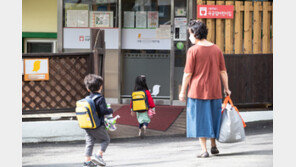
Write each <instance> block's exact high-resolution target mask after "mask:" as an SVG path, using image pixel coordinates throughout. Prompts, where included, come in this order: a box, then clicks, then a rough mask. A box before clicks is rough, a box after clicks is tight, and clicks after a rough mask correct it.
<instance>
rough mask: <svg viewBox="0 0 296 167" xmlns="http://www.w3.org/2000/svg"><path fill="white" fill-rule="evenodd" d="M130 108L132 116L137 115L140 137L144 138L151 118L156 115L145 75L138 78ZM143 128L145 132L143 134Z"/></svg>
mask: <svg viewBox="0 0 296 167" xmlns="http://www.w3.org/2000/svg"><path fill="white" fill-rule="evenodd" d="M130 108H131V115H132V116H135V115H137V120H138V122H139V136H140V137H143V136H144V135H145V133H146V129H147V127H148V124H149V123H150V121H151V120H150V118H151V117H152V115H153V114H155V104H154V101H153V98H152V97H151V94H150V92H149V89H148V86H147V84H146V77H145V75H140V76H138V77H137V78H136V81H135V88H134V91H133V93H132V100H131V104H130ZM135 113H136V114H135ZM142 127H143V130H144V132H142Z"/></svg>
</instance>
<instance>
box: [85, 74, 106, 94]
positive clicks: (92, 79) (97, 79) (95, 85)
mask: <svg viewBox="0 0 296 167" xmlns="http://www.w3.org/2000/svg"><path fill="white" fill-rule="evenodd" d="M84 84H85V87H86V88H87V89H88V90H90V92H96V91H98V90H100V87H101V86H102V85H103V78H102V77H101V76H98V75H96V74H88V75H87V76H85V78H84Z"/></svg>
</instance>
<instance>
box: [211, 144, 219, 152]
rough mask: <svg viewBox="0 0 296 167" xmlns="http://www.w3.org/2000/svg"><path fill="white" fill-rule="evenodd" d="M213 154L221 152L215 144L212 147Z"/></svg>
mask: <svg viewBox="0 0 296 167" xmlns="http://www.w3.org/2000/svg"><path fill="white" fill-rule="evenodd" d="M211 154H219V150H218V149H217V147H216V146H213V147H212V148H211Z"/></svg>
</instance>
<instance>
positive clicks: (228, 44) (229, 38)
mask: <svg viewBox="0 0 296 167" xmlns="http://www.w3.org/2000/svg"><path fill="white" fill-rule="evenodd" d="M226 5H233V1H226ZM225 53H226V54H232V53H233V19H225Z"/></svg>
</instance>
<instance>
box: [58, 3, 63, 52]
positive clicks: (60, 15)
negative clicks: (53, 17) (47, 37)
mask: <svg viewBox="0 0 296 167" xmlns="http://www.w3.org/2000/svg"><path fill="white" fill-rule="evenodd" d="M63 3H64V0H57V8H58V11H57V12H58V13H57V21H58V25H57V37H58V39H57V50H58V53H62V52H63Z"/></svg>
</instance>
